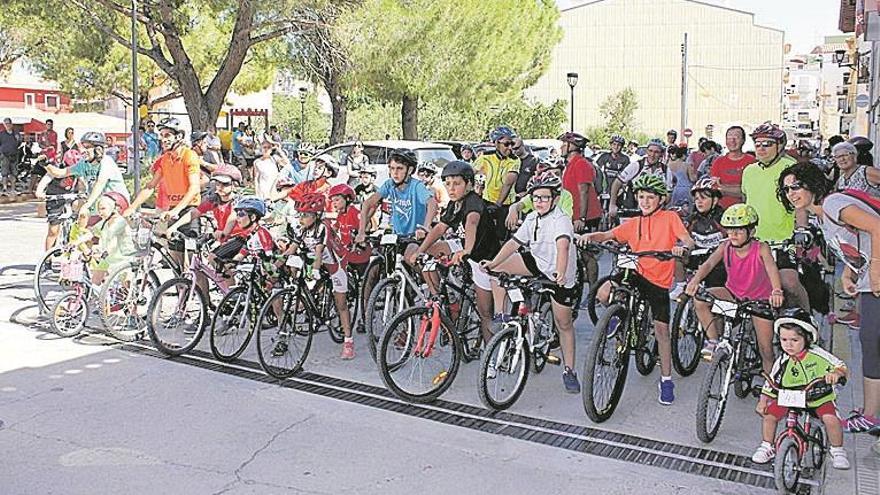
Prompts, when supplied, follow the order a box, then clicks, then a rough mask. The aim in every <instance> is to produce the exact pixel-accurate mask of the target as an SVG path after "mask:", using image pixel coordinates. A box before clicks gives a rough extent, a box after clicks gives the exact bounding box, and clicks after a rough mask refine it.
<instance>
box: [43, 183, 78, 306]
mask: <svg viewBox="0 0 880 495" xmlns="http://www.w3.org/2000/svg"><path fill="white" fill-rule="evenodd" d="M85 197H86V196H85V195H83V194H79V193H68V194H53V195H47V196H46V197H45V198H44V199H45V201H46V202H47V203H49V202H52V201H61V202H63V203H64V211H63V212H62V213H61V214H60V215H59V216H58V220H60V221H61V224H60V231H61V232H60V233H59V235H58V239H57V240H56V241H55V246H54V247H53V248H52V249H50V250H49V251H48V252H46V253H45V254H43V256H42V257H41V258H40V261H39V262H37V264H36V266H35V267H34V282H33V285H34V295H35V296H36V299H37V305H38V306H39V310H40V313H45V312H47V311H49V309H51V308H52V307H54V306H55V303H57V302H58V297H60V296H61V294H62V293H63V292H64V289H63V288H62V287H61V285H60V283H59V275H60V269H61V255H62V252H63V248H64V247H65V246H67V244H68V243H69V242H70V232H71V230H72V229H73V225H74V222H75V221H76V216H75V215H74V211H73V203H74V202H75V201H77V200H80V199H84V198H85Z"/></svg>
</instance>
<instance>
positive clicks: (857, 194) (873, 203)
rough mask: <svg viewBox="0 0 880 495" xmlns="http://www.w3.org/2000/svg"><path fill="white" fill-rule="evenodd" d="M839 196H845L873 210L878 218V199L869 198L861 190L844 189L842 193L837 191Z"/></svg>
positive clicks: (879, 209) (869, 196) (879, 205)
mask: <svg viewBox="0 0 880 495" xmlns="http://www.w3.org/2000/svg"><path fill="white" fill-rule="evenodd" d="M838 192H839V193H841V194H845V195H847V196H849V197H851V198H855V199H858V200H859V201H861V202H862V203H865V204H866V205H868V207H870V208H871V209H872V210H874V213H876V214H877V215H878V216H880V198H877V197H874V196H871V194H870V193H868V192H867V191H862V190H861V189H844V190H843V191H838Z"/></svg>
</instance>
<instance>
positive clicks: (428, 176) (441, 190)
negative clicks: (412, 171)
mask: <svg viewBox="0 0 880 495" xmlns="http://www.w3.org/2000/svg"><path fill="white" fill-rule="evenodd" d="M436 177H437V165H434V163H433V162H423V163H420V164H419V166H418V170H417V171H416V178H417V179H419V180H420V181H422V182H424V183H425V185H426V186H428V189H429V190H431V192H433V193H434V200H435V201H437V206H439V207H440V211H441V212H442V211H443V209H445V208H446V205H447V204H449V194H448V193H447V192H446V188H445V187H443V184H440V183H439V182H437V180H436Z"/></svg>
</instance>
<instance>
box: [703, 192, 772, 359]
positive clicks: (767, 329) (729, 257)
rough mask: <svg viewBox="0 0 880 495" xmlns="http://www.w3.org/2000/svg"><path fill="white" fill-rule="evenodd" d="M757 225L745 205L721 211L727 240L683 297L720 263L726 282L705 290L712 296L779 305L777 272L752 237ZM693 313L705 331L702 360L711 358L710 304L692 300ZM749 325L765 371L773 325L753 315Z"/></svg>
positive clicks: (714, 327) (713, 331) (713, 338)
mask: <svg viewBox="0 0 880 495" xmlns="http://www.w3.org/2000/svg"><path fill="white" fill-rule="evenodd" d="M757 224H758V213H757V212H756V211H755V209H754V208H752V207H751V206H749V205H745V204H742V203H737V204H735V205H733V206H731V207H730V208H728V209H727V210H725V211H724V215H723V216H722V217H721V226H722V227H724V229H725V230H726V231H727V240H726V241H724V242H722V243H721V244H720V245H719V246H718V248H717V249H715V251H714V252H712V254H711V255H709V259H707V260H706V261H705V263H703V264H702V265H700V268H699V269H698V270H697V272H696V273H695V274H694V276H693V278H692V279H691V281H690V282H688V285H687V288H686V289H685V292H686V293H687V295H689V296H693V295H694V294H696V292H697V288H698V287H699V284H700V282H701V281H702V280H703V279H704V278H706V276H707V275H709V273H710V272H711V271H712V269H713V268H715V266H716V265H718V264H719V263H722V262H723V263H724V270H725V272H726V273H727V281H726V282H725V284H724V287H713V288H710V289H708V290H709V292H710V293H712V295H713V296H715V297H716V298H718V299H722V300H725V301H743V300H750V301H757V300H769V301H770V304H771V306H773V307H774V308H778V307H780V306H782V303H783V292H782V280H781V278H780V276H779V270H778V269H777V268H776V261H775V260H774V259H773V254H772V253H771V252H770V247H769V246H767V244H765V243H763V242H761V241H759V240H758V239H756V238H755V237H754V236H755V228H756V227H757ZM694 310H695V311H696V313H697V317H698V318H699V320H700V324H701V325H702V326H703V328H705V329H706V343H705V345H704V347H703V350H702V354H703V357H704V358H706V359H711V358H712V355H713V354H714V353H715V346H716V345H717V343H718V327H717V324H716V321H715V317H714V316H713V315H712V308H711V305H710V303H707V302H705V301H700V300H696V301H695V304H694ZM752 323H753V324H754V326H755V333H756V334H757V337H758V350H759V351H760V353H761V361H762V364H763V368H764V371H765V372H769V371H770V368H771V367H772V366H773V324H772V322H770V320H766V319H764V318H759V317H757V316H752Z"/></svg>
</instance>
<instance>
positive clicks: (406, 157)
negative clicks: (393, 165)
mask: <svg viewBox="0 0 880 495" xmlns="http://www.w3.org/2000/svg"><path fill="white" fill-rule="evenodd" d="M391 160H394V161H395V162H397V163H402V164H404V165H406V166H407V167H409V168H412V169H415V168H416V167H417V166H418V164H419V161H418V159H417V158H416V154H415V153H413V152H412V151H411V150H407V149H403V148H398V149H396V150H394V151H392V152H391V155H390V156H389V157H388V161H389V162H390V161H391Z"/></svg>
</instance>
